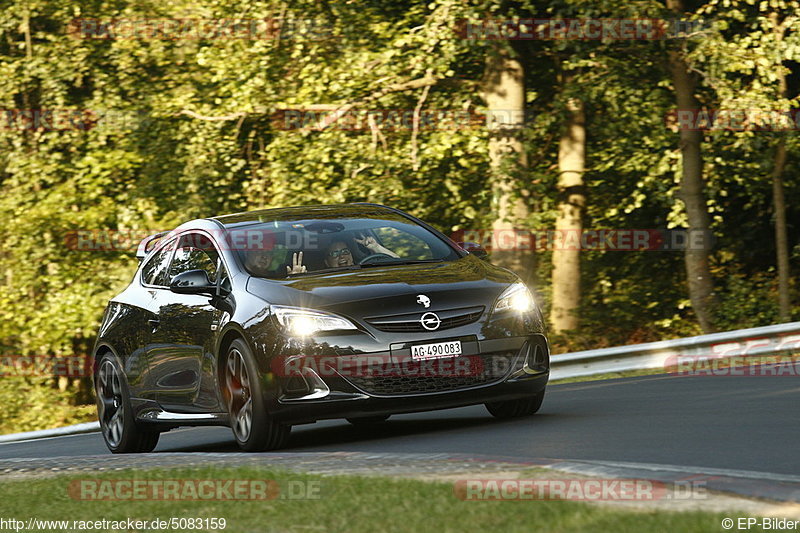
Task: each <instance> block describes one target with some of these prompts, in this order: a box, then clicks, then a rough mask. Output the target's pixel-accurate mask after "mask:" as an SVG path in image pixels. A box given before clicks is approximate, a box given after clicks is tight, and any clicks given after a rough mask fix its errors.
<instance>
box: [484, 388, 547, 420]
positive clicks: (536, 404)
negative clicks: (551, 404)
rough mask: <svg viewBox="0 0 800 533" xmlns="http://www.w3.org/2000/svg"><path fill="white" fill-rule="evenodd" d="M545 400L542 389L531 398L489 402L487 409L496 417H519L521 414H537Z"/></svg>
mask: <svg viewBox="0 0 800 533" xmlns="http://www.w3.org/2000/svg"><path fill="white" fill-rule="evenodd" d="M543 401H544V391H541V392H540V393H538V394H536V395H534V396H531V397H530V398H522V399H521V400H507V401H504V402H488V403H487V404H486V409H487V410H488V411H489V412H490V413H491V414H492V416H494V417H495V418H501V419H506V418H518V417H521V416H530V415H533V414H536V412H537V411H539V409H540V408H541V407H542V402H543Z"/></svg>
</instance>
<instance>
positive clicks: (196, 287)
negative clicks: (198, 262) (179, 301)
mask: <svg viewBox="0 0 800 533" xmlns="http://www.w3.org/2000/svg"><path fill="white" fill-rule="evenodd" d="M169 290H171V291H172V292H175V293H178V294H210V295H214V294H216V293H217V286H216V285H215V284H214V283H211V281H210V280H209V279H208V273H207V272H206V271H205V270H199V269H198V270H187V271H186V272H181V273H180V274H178V275H177V276H175V277H174V278H172V281H170V282H169Z"/></svg>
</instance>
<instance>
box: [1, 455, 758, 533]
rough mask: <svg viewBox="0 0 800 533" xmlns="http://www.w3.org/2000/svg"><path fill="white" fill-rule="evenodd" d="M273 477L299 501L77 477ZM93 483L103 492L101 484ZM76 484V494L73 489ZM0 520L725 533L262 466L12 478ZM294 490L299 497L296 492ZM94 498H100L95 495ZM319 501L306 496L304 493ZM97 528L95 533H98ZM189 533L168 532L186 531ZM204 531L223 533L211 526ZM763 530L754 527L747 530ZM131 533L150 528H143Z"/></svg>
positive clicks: (432, 486)
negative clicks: (162, 494)
mask: <svg viewBox="0 0 800 533" xmlns="http://www.w3.org/2000/svg"><path fill="white" fill-rule="evenodd" d="M87 479H89V480H94V481H93V482H94V483H98V480H99V482H102V481H106V485H108V481H109V480H134V479H135V480H147V481H154V480H228V479H238V480H273V481H274V482H276V483H277V485H278V486H279V487H281V490H282V491H283V493H284V494H285V493H287V488H288V489H289V490H288V492H290V493H291V494H295V495H300V496H303V498H300V499H291V498H287V499H274V500H266V501H264V500H261V501H241V500H236V501H197V500H195V501H185V500H184V501H153V500H135V501H131V500H124V501H87V500H84V499H81V498H80V494H92V493H91V492H89V493H86V492H80V491H76V490H75V487H76V486H77V484H78V483H79V482H80V481H81V480H87ZM96 486H102V483H99V484H98V485H96ZM70 487H73V489H72V492H71V491H70ZM2 491H3V503H2V505H0V507H2V515H3V516H4V517H6V518H9V517H13V518H16V519H19V520H27V519H28V517H35V518H37V519H43V520H69V521H72V520H102V519H106V520H109V521H114V520H119V521H121V520H127V519H128V518H133V519H138V520H144V521H148V522H149V521H152V520H153V519H156V518H159V519H163V520H169V519H171V518H180V517H184V518H225V519H226V522H227V524H226V527H225V529H224V531H225V532H226V533H233V532H248V533H249V532H252V531H259V532H307V531H312V532H313V531H320V532H329V531H330V532H338V531H341V532H347V533H353V532H359V531H369V532H378V531H381V532H383V531H385V532H405V531H415V532H429V531H430V532H436V533H444V532H451V531H452V532H458V533H463V532H465V531H488V532H492V531H503V532H515V531H520V532H526V533H529V532H530V531H559V532H569V531H576V532H594V531H597V532H607V531H615V532H620V533H624V532H631V533H634V532H636V533H646V532H649V531H653V532H659V533H661V532H663V531H681V532H685V531H689V532H691V531H721V526H720V524H721V522H722V519H723V518H724V517H726V516H730V517H731V518H733V519H734V521H735V520H736V518H737V517H736V516H731V515H725V514H719V513H710V512H668V511H638V510H621V509H615V508H610V507H609V506H598V505H590V504H586V503H578V502H564V501H523V502H517V501H504V502H492V501H462V500H460V499H458V498H457V497H456V496H455V494H454V490H453V484H452V483H444V482H426V481H417V480H408V479H389V478H375V477H355V476H318V475H308V474H298V473H294V472H288V471H282V470H272V469H264V468H252V467H239V468H212V467H207V468H191V469H186V468H182V469H153V470H141V471H132V470H123V471H118V472H104V473H87V474H83V475H78V476H76V475H62V476H56V477H49V478H26V479H24V480H10V481H5V482H4V483H3V484H2ZM292 491H293V492H292ZM97 494H101V491H98V492H97ZM308 495H311V496H316V497H315V498H307V497H305V496H308ZM95 530H96V529H95ZM190 530H191V529H189V528H187V529H178V530H176V529H171V531H190ZM202 530H205V531H220V529H213V528H206V527H203V528H202ZM753 530H756V531H761V530H760V529H756V528H754V529H751V531H753ZM135 531H152V530H151V529H140V530H135Z"/></svg>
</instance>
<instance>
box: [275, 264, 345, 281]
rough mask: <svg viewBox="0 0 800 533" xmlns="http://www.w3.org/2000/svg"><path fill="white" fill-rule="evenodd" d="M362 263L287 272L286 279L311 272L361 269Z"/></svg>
mask: <svg viewBox="0 0 800 533" xmlns="http://www.w3.org/2000/svg"><path fill="white" fill-rule="evenodd" d="M360 268H361V265H348V266H340V267H333V268H322V269H320V270H306V271H305V272H296V273H293V274H286V278H285V279H289V278H293V277H295V276H308V275H309V274H327V273H329V272H339V271H345V270H359V269H360Z"/></svg>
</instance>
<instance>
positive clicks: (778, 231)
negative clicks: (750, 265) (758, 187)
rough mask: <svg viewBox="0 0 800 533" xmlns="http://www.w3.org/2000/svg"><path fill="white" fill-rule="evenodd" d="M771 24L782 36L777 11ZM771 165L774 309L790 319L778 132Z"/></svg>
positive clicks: (782, 80)
mask: <svg viewBox="0 0 800 533" xmlns="http://www.w3.org/2000/svg"><path fill="white" fill-rule="evenodd" d="M770 20H771V21H772V28H773V31H774V32H775V38H776V40H777V41H778V42H780V41H782V40H783V32H784V29H783V26H782V25H781V24H780V21H779V20H778V14H777V13H776V12H774V11H773V12H772V13H771V14H770ZM782 68H783V63H782V62H781V63H780V64H779V65H778V84H779V87H778V91H779V92H780V97H781V98H787V97H788V93H789V91H788V87H787V85H786V73H785V72H784V71H783V70H782ZM774 161H775V165H774V166H773V168H772V208H773V210H774V212H775V254H776V260H777V262H778V312H779V316H780V320H781V322H789V321H791V319H792V302H791V299H790V298H789V280H790V277H791V273H790V272H789V238H788V236H787V230H786V200H785V199H784V196H783V171H784V169H785V168H786V139H784V137H783V136H782V134H781V138H780V139H779V140H778V144H777V146H776V147H775V160H774Z"/></svg>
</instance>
